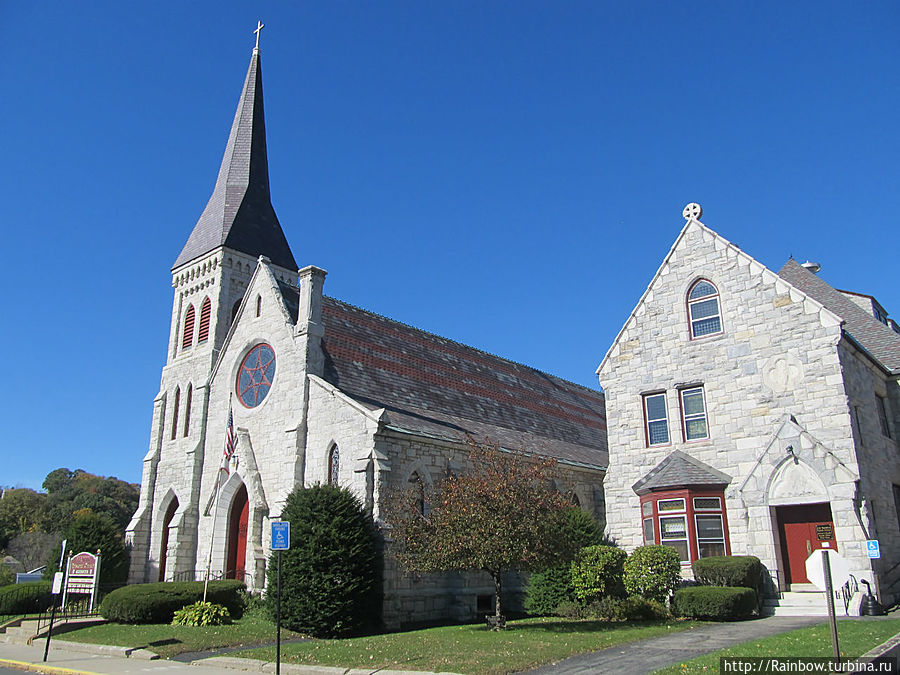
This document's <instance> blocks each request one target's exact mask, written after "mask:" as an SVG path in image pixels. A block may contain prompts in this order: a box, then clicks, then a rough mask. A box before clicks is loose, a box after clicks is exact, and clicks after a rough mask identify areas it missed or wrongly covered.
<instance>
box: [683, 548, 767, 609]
mask: <svg viewBox="0 0 900 675" xmlns="http://www.w3.org/2000/svg"><path fill="white" fill-rule="evenodd" d="M691 567H692V569H693V570H694V579H696V580H697V583H699V584H701V585H702V586H741V587H744V588H752V589H754V590H755V591H756V594H757V599H758V597H759V595H760V593H761V591H762V588H761V583H762V563H761V562H760V560H759V558H757V557H756V556H753V555H720V556H713V557H711V558H699V559H698V560H695V561H694V564H693V565H691Z"/></svg>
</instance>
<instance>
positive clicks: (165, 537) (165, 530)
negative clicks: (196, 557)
mask: <svg viewBox="0 0 900 675" xmlns="http://www.w3.org/2000/svg"><path fill="white" fill-rule="evenodd" d="M177 510H178V497H173V498H172V501H171V502H169V508H167V509H166V515H165V516H164V517H163V525H162V541H161V542H160V545H159V580H160V581H165V580H166V559H167V558H168V557H169V525H171V524H172V518H174V517H175V512H176V511H177Z"/></svg>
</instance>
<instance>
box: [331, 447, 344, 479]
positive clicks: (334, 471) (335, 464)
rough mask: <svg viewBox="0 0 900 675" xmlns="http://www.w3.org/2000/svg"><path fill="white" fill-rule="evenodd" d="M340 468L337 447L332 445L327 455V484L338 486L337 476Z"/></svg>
mask: <svg viewBox="0 0 900 675" xmlns="http://www.w3.org/2000/svg"><path fill="white" fill-rule="evenodd" d="M340 468H341V456H340V451H339V450H338V446H336V445H333V446H332V447H331V452H330V453H328V484H329V485H337V484H338V474H339V472H340Z"/></svg>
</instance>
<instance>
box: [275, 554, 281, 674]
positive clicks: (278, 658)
mask: <svg viewBox="0 0 900 675" xmlns="http://www.w3.org/2000/svg"><path fill="white" fill-rule="evenodd" d="M275 627H276V628H275V675H281V551H278V587H277V592H276V594H275Z"/></svg>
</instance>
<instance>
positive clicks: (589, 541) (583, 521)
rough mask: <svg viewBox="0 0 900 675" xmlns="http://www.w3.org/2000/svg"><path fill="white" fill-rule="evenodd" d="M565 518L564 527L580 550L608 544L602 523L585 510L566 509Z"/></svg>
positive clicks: (576, 508)
mask: <svg viewBox="0 0 900 675" xmlns="http://www.w3.org/2000/svg"><path fill="white" fill-rule="evenodd" d="M563 516H564V518H565V524H564V527H565V528H566V530H567V534H568V537H569V539H570V540H571V541H574V542H575V544H576V545H577V547H578V548H584V547H585V546H599V545H600V544H607V543H608V541H607V540H606V539H605V538H604V536H603V530H602V529H601V527H600V523H598V522H597V519H596V518H594V516H592V515H591V514H590V513H588V512H587V511H585V510H584V509H581V508H579V507H577V506H573V507H571V508H568V509H566V510H565V511H564V512H563Z"/></svg>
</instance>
